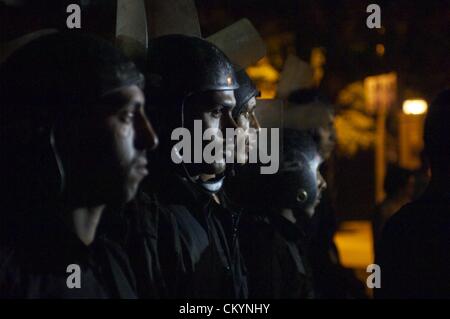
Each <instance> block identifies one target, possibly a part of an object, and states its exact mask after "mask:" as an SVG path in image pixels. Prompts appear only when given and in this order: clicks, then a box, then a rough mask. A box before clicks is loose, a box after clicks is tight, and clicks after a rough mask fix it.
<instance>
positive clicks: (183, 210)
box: [135, 35, 247, 298]
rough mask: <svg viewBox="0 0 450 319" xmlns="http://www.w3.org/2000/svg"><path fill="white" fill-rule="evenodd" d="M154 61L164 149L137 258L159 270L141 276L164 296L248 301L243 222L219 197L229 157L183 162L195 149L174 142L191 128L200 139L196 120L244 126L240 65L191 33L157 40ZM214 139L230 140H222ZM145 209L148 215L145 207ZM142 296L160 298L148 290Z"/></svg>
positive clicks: (151, 72)
mask: <svg viewBox="0 0 450 319" xmlns="http://www.w3.org/2000/svg"><path fill="white" fill-rule="evenodd" d="M148 61H149V64H148V65H147V66H146V68H145V71H146V79H147V80H148V82H151V83H150V84H149V86H148V90H147V91H146V93H147V94H148V95H149V96H150V104H149V106H148V111H149V113H150V114H152V116H155V117H156V118H157V119H158V121H159V123H158V126H157V128H156V129H157V132H158V135H159V136H160V139H161V147H160V149H159V151H158V152H157V153H155V156H152V158H151V161H152V172H151V174H150V176H149V178H148V180H147V181H145V182H144V187H143V191H144V193H145V196H146V198H147V200H146V202H145V203H143V202H142V201H141V202H140V203H138V206H140V207H141V209H140V211H141V212H143V213H142V214H141V216H142V218H140V219H139V220H140V221H139V223H140V224H141V225H142V226H143V227H142V230H141V233H142V234H143V235H144V241H145V243H146V244H145V246H146V248H145V249H141V252H140V253H139V252H136V256H137V257H136V258H135V260H136V261H138V260H139V259H142V258H140V257H138V256H142V254H143V253H144V254H145V255H146V260H147V261H146V262H145V263H146V264H147V265H153V266H154V267H153V268H150V267H149V266H142V264H141V266H138V265H137V263H135V265H136V267H135V269H137V270H136V271H135V272H136V274H137V276H138V277H139V278H141V277H142V278H145V277H147V278H148V277H153V278H154V280H155V279H156V281H159V282H160V286H163V288H164V292H163V293H162V294H159V295H160V296H161V295H162V296H166V297H169V298H244V297H246V295H247V287H246V278H245V275H244V272H243V269H242V261H241V256H240V251H239V246H238V241H237V220H234V219H233V217H232V216H233V215H232V214H231V212H230V211H229V210H228V209H227V208H226V207H224V206H223V205H221V203H220V199H219V196H218V195H217V192H218V191H219V190H220V189H221V187H222V183H223V180H224V172H225V159H223V160H222V159H220V160H218V161H214V162H212V163H210V164H208V163H205V162H204V161H203V160H202V163H186V162H181V161H178V160H177V158H178V159H180V157H181V151H182V152H187V150H186V149H183V150H177V149H176V148H174V146H175V144H176V143H177V141H172V140H171V134H172V131H173V130H174V129H176V128H182V127H183V128H187V129H188V130H189V132H190V134H191V135H194V120H197V121H199V122H201V124H202V127H203V131H204V130H205V129H207V128H214V129H221V128H225V127H230V128H236V124H235V123H234V121H233V119H232V110H233V107H234V106H235V98H234V93H233V90H234V89H236V88H237V87H238V85H237V83H236V79H235V73H234V70H233V67H232V65H231V63H230V62H229V60H228V59H227V57H226V56H225V55H224V54H223V53H222V52H221V51H220V50H219V49H218V48H217V47H215V46H214V45H212V44H210V43H208V42H207V41H205V40H202V39H199V38H195V37H188V36H183V35H170V36H163V37H160V38H157V39H155V40H154V41H153V42H152V43H151V46H150V49H149V59H148ZM203 131H201V132H200V133H201V134H203ZM213 138H214V139H216V140H218V141H220V143H221V141H222V140H221V139H222V137H221V136H219V135H218V134H216V135H214V136H213ZM193 143H194V142H193ZM202 146H204V144H203V145H202ZM202 149H203V147H202ZM190 151H192V150H190ZM192 155H194V154H193V152H192ZM143 205H145V206H146V207H147V208H148V209H145V208H144V209H142V206H143ZM135 240H137V241H142V239H139V238H137V239H135ZM155 252H156V254H157V255H156V256H155ZM138 267H139V269H138ZM149 270H150V271H153V272H154V273H160V272H161V273H162V276H163V279H164V280H163V281H160V280H159V279H157V278H155V277H158V276H159V275H156V276H155V275H154V274H152V275H148V272H149ZM141 294H142V295H143V296H148V297H151V296H152V295H153V296H155V295H158V293H156V294H154V293H153V294H152V292H150V291H148V289H147V291H146V288H145V287H143V289H142V293H141Z"/></svg>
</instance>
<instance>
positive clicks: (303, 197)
mask: <svg viewBox="0 0 450 319" xmlns="http://www.w3.org/2000/svg"><path fill="white" fill-rule="evenodd" d="M307 200H308V193H307V192H306V190H304V189H303V188H300V189H299V190H298V192H297V202H299V203H301V204H303V203H305V202H306V201H307Z"/></svg>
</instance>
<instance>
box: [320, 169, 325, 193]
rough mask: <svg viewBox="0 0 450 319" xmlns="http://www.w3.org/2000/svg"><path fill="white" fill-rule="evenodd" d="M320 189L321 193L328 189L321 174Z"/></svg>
mask: <svg viewBox="0 0 450 319" xmlns="http://www.w3.org/2000/svg"><path fill="white" fill-rule="evenodd" d="M319 188H320V190H321V191H323V190H325V189H326V188H327V182H326V181H325V179H324V178H323V176H322V174H320V173H319Z"/></svg>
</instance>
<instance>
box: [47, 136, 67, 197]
mask: <svg viewBox="0 0 450 319" xmlns="http://www.w3.org/2000/svg"><path fill="white" fill-rule="evenodd" d="M49 142H50V147H51V149H52V153H53V156H54V158H55V162H56V166H57V169H58V173H59V194H62V192H63V191H64V187H65V184H66V176H65V172H64V166H63V164H62V161H61V157H60V156H59V154H58V150H57V149H56V143H55V133H54V129H53V128H51V129H50V136H49Z"/></svg>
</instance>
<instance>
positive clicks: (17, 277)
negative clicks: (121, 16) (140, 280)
mask: <svg viewBox="0 0 450 319" xmlns="http://www.w3.org/2000/svg"><path fill="white" fill-rule="evenodd" d="M143 83H144V78H143V75H142V74H141V73H140V72H139V71H138V70H137V68H136V67H135V65H134V64H133V63H132V62H130V61H129V60H128V59H126V58H125V57H124V56H122V54H120V52H118V51H117V50H116V49H115V48H113V47H112V46H111V45H110V44H109V43H107V42H104V41H103V40H99V39H96V38H93V37H90V36H87V35H74V34H60V33H55V34H51V35H45V36H42V37H40V38H38V39H36V40H33V41H31V42H30V43H28V44H27V45H25V46H24V47H22V48H20V49H19V50H17V51H16V52H14V53H13V54H12V55H11V56H10V57H9V58H8V60H7V61H6V62H5V63H4V64H3V65H2V66H1V69H0V86H1V88H2V89H1V93H0V94H1V96H0V100H1V101H2V106H1V109H0V110H1V120H2V125H1V134H0V136H1V147H2V157H1V170H2V173H1V180H2V186H3V187H2V211H1V214H0V217H1V219H2V221H1V223H0V225H1V228H2V229H1V231H0V234H1V246H0V247H1V248H0V296H1V297H7V298H15V297H18V298H135V297H136V294H135V287H134V286H135V285H134V277H133V274H132V272H131V270H130V267H129V262H128V259H127V257H126V255H125V253H124V252H123V250H122V249H121V248H120V247H119V246H118V245H116V244H115V243H114V242H112V241H111V240H109V239H108V237H107V236H106V235H107V234H105V235H102V236H98V234H97V233H96V228H97V225H98V223H99V220H100V219H101V217H102V214H103V211H104V208H105V207H106V206H107V205H108V206H111V207H117V206H121V205H123V204H124V203H126V202H128V201H130V200H131V199H132V198H133V197H134V196H135V194H136V192H137V189H138V185H139V183H140V182H141V181H142V179H143V178H144V176H145V175H146V174H147V169H146V165H147V164H146V163H147V160H146V150H147V149H152V148H154V147H155V146H156V143H157V141H156V135H155V133H154V131H153V129H152V128H151V126H150V124H149V122H148V120H147V117H146V115H145V113H144V94H143V92H142V90H141V88H142V86H143ZM69 265H72V266H71V267H73V266H74V265H75V268H74V269H75V272H77V270H76V269H77V266H78V267H79V269H78V270H80V272H79V279H80V282H79V283H80V285H79V286H78V284H77V281H78V280H77V279H76V278H75V277H73V278H72V279H70V278H69V276H70V275H71V273H70V272H69V273H68V272H67V270H68V269H69V271H73V270H70V269H71V267H68V266H69ZM74 274H75V273H74ZM75 276H76V274H75ZM71 280H73V282H72V281H71ZM71 283H72V284H74V285H75V288H73V287H72V286H71V285H70V284H71Z"/></svg>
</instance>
